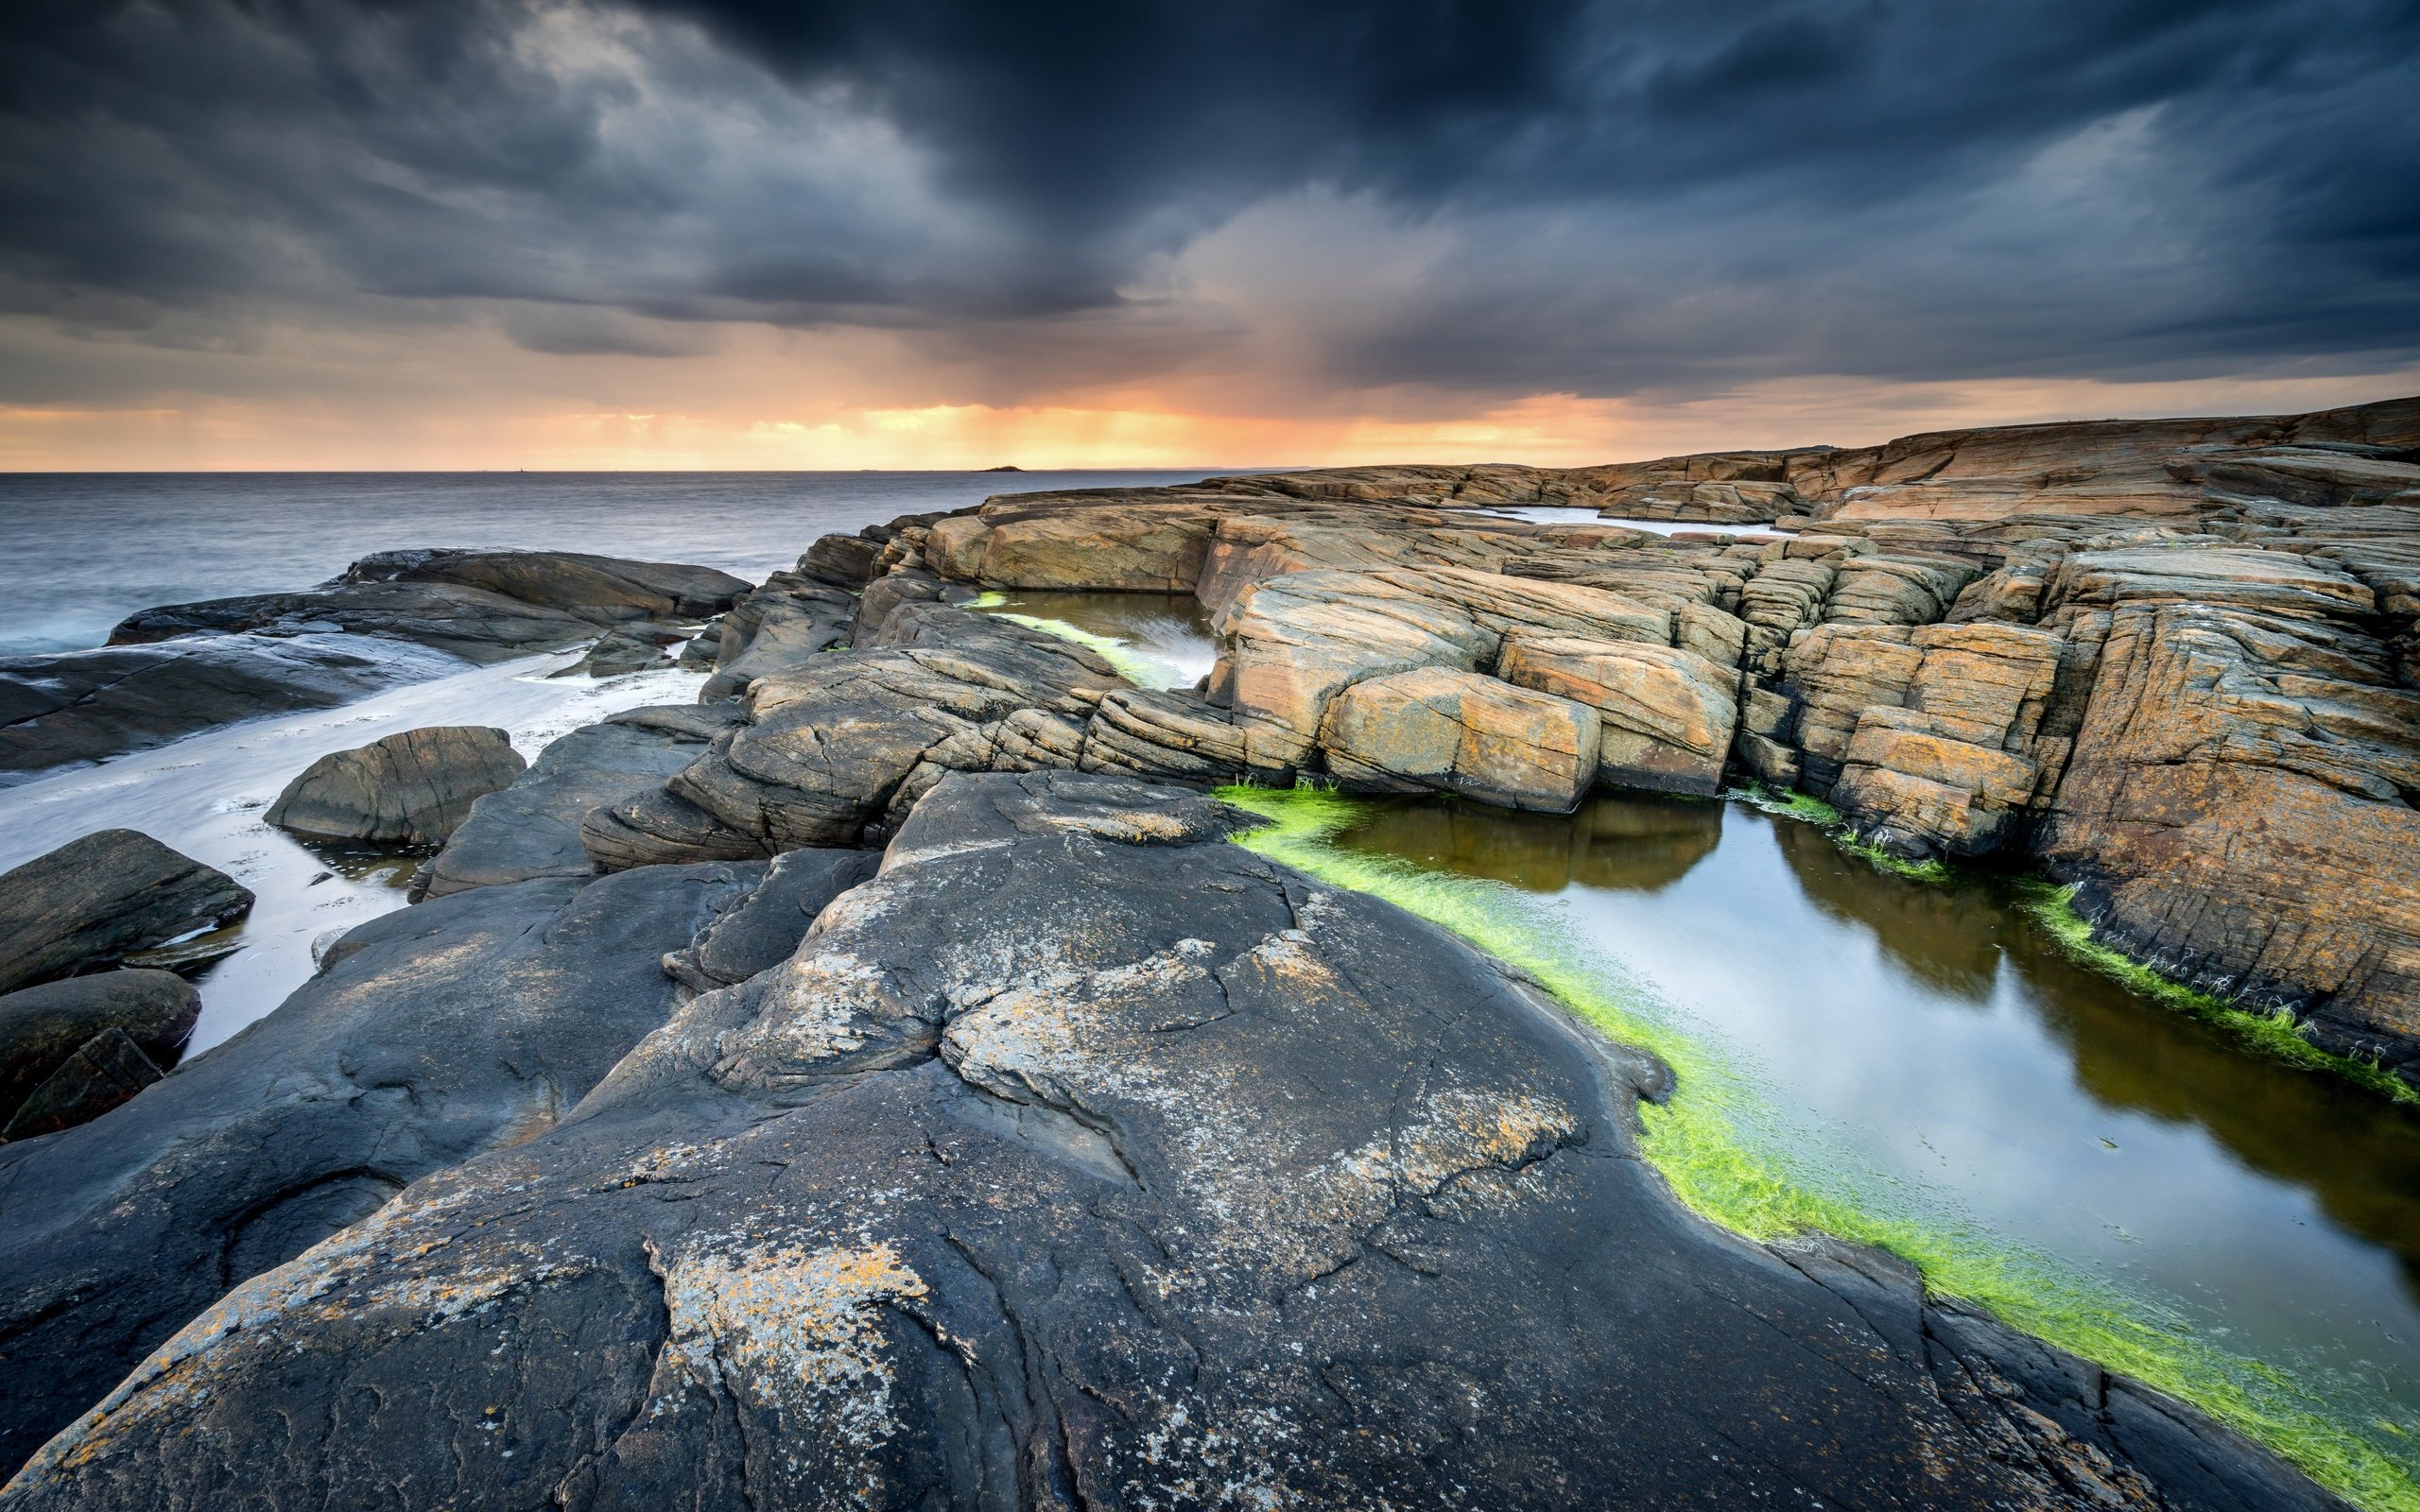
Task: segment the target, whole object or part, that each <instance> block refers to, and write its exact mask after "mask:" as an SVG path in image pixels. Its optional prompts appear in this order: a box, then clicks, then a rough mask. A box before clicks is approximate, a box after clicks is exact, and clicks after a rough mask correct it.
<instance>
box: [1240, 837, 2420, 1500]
mask: <svg viewBox="0 0 2420 1512" xmlns="http://www.w3.org/2000/svg"><path fill="white" fill-rule="evenodd" d="M1245 796H1246V797H1247V798H1248V799H1249V798H1250V795H1245ZM1259 801H1260V802H1261V803H1262V804H1264V805H1266V806H1268V807H1270V808H1271V809H1273V810H1276V811H1279V812H1283V811H1285V810H1286V809H1287V807H1288V804H1289V803H1295V804H1298V805H1303V804H1305V800H1302V799H1294V798H1292V797H1291V796H1287V795H1280V796H1275V797H1273V798H1271V799H1260V800H1259ZM1307 806H1310V807H1316V808H1320V809H1323V810H1324V811H1325V814H1326V817H1325V819H1324V820H1323V822H1322V828H1323V829H1324V831H1325V833H1323V834H1321V835H1319V836H1318V837H1317V838H1315V839H1312V840H1309V841H1305V840H1303V839H1301V838H1299V837H1298V838H1297V839H1296V840H1295V841H1294V842H1292V843H1290V844H1285V845H1278V846H1273V847H1271V849H1272V851H1273V852H1274V853H1276V854H1278V855H1279V856H1281V858H1283V859H1286V860H1288V861H1292V862H1295V863H1296V864H1298V865H1304V866H1305V867H1306V868H1308V869H1312V870H1314V871H1320V872H1324V873H1327V874H1330V875H1332V876H1333V877H1335V879H1336V880H1338V881H1340V882H1345V883H1348V884H1353V885H1364V886H1367V887H1369V888H1370V889H1371V890H1374V891H1376V892H1379V893H1380V894H1382V895H1387V896H1397V895H1400V896H1401V898H1402V900H1403V901H1407V902H1408V903H1409V905H1410V906H1413V907H1415V911H1422V912H1426V913H1429V914H1430V915H1431V917H1437V918H1440V919H1441V921H1443V922H1447V923H1449V924H1456V923H1457V919H1458V917H1461V915H1462V911H1463V910H1464V909H1467V910H1468V917H1472V918H1484V919H1487V920H1488V922H1487V923H1486V924H1485V925H1484V926H1482V927H1481V928H1480V929H1479V930H1478V933H1479V934H1482V935H1485V936H1487V937H1488V939H1489V942H1490V943H1494V944H1496V945H1497V946H1498V948H1499V949H1501V948H1502V942H1503V941H1505V940H1507V939H1511V940H1513V941H1516V942H1519V945H1518V947H1517V948H1516V949H1514V950H1513V951H1508V952H1506V954H1512V955H1513V958H1514V959H1516V960H1519V959H1520V958H1521V954H1520V952H1521V950H1522V949H1528V950H1534V951H1535V952H1536V953H1537V955H1538V957H1539V958H1540V959H1542V960H1550V961H1553V962H1555V963H1557V964H1558V966H1559V967H1560V968H1561V969H1562V972H1563V975H1562V977H1561V979H1557V978H1555V977H1553V976H1550V977H1549V979H1550V980H1553V981H1554V982H1555V985H1556V986H1557V987H1558V988H1563V987H1564V985H1565V983H1566V982H1567V981H1569V980H1572V979H1573V977H1572V975H1571V973H1572V972H1573V971H1575V970H1576V971H1578V972H1579V973H1580V974H1581V975H1582V977H1584V978H1586V979H1588V980H1590V981H1592V982H1593V983H1594V984H1595V985H1596V987H1597V988H1599V989H1600V990H1601V991H1603V992H1604V993H1605V994H1607V995H1608V997H1609V998H1610V999H1612V1000H1616V1001H1618V1002H1619V1004H1620V1005H1621V1008H1622V1010H1623V1011H1625V1012H1627V1013H1629V1014H1630V1015H1632V1016H1634V1019H1635V1020H1636V1021H1637V1022H1640V1023H1642V1024H1644V1025H1646V1026H1648V1027H1649V1028H1650V1029H1651V1032H1652V1034H1653V1035H1654V1036H1655V1037H1657V1038H1660V1039H1662V1040H1665V1042H1666V1043H1667V1045H1681V1046H1685V1047H1687V1051H1688V1053H1687V1058H1686V1060H1685V1063H1684V1065H1683V1067H1682V1082H1683V1085H1682V1087H1681V1090H1680V1091H1679V1092H1678V1093H1677V1094H1676V1097H1675V1102H1674V1108H1675V1109H1681V1108H1684V1107H1685V1103H1686V1100H1687V1099H1688V1098H1689V1097H1690V1096H1691V1095H1692V1093H1693V1091H1694V1092H1695V1093H1696V1094H1697V1095H1699V1096H1701V1097H1704V1096H1709V1095H1712V1096H1719V1098H1720V1108H1721V1110H1720V1118H1721V1120H1722V1122H1723V1125H1724V1126H1725V1128H1726V1132H1727V1134H1728V1135H1729V1136H1731V1137H1736V1139H1737V1143H1738V1144H1739V1145H1740V1147H1741V1148H1742V1149H1743V1150H1744V1152H1745V1153H1746V1154H1747V1156H1748V1157H1749V1159H1750V1160H1751V1161H1752V1162H1753V1163H1755V1164H1758V1165H1760V1166H1761V1167H1762V1169H1764V1170H1767V1171H1773V1172H1779V1173H1782V1174H1784V1175H1785V1176H1786V1177H1787V1179H1789V1181H1791V1182H1793V1183H1796V1184H1798V1185H1800V1186H1802V1187H1805V1188H1807V1189H1811V1190H1812V1191H1813V1192H1814V1193H1815V1194H1817V1196H1818V1197H1819V1199H1820V1200H1821V1201H1823V1202H1824V1203H1827V1204H1829V1205H1830V1206H1831V1210H1832V1211H1835V1212H1841V1213H1849V1214H1856V1215H1858V1216H1859V1217H1860V1219H1861V1220H1863V1221H1867V1222H1869V1223H1870V1225H1871V1228H1872V1229H1873V1231H1874V1232H1875V1233H1876V1234H1877V1235H1879V1236H1881V1237H1884V1238H1885V1239H1886V1241H1893V1240H1895V1239H1898V1238H1905V1239H1906V1240H1907V1241H1908V1242H1907V1243H1905V1244H1900V1243H1895V1242H1894V1244H1893V1247H1901V1248H1904V1249H1910V1250H1913V1251H1915V1253H1914V1254H1913V1256H1912V1258H1915V1259H1918V1260H1919V1261H1920V1262H1921V1263H1925V1264H1926V1266H1927V1274H1928V1275H1930V1276H1932V1277H1934V1279H1936V1280H1945V1281H1946V1282H1947V1283H1948V1285H1949V1287H1950V1289H1953V1290H1968V1291H1970V1294H1972V1295H1977V1296H1978V1297H1979V1300H1983V1301H1985V1302H1987V1303H1990V1304H1992V1305H1994V1306H1996V1307H1998V1308H1999V1310H2000V1311H2002V1312H2003V1313H2004V1314H2008V1315H2010V1316H2011V1317H2012V1320H2014V1321H2017V1322H2019V1323H2021V1324H2023V1325H2025V1326H2028V1327H2031V1328H2034V1329H2036V1330H2037V1331H2039V1332H2048V1333H2049V1334H2050V1335H2051V1336H2052V1337H2053V1338H2054V1339H2059V1338H2061V1337H2062V1336H2063V1335H2064V1339H2065V1342H2068V1343H2070V1344H2073V1345H2078V1346H2089V1345H2090V1344H2091V1343H2092V1342H2093V1340H2094V1339H2096V1338H2103V1337H2111V1336H2120V1337H2125V1338H2127V1339H2129V1340H2130V1341H2131V1342H2130V1344H2129V1347H2130V1348H2134V1347H2140V1348H2143V1349H2147V1350H2148V1351H2149V1352H2148V1354H2147V1355H2146V1356H2145V1357H2144V1359H2145V1361H2148V1362H2150V1363H2148V1364H2146V1363H2137V1365H2136V1368H2137V1369H2140V1370H2144V1371H2146V1372H2147V1373H2152V1374H2153V1375H2155V1376H2156V1375H2158V1374H2160V1373H2161V1368H2162V1367H2165V1368H2166V1373H2167V1375H2168V1379H2167V1380H2165V1381H2162V1382H2161V1383H2163V1384H2167V1385H2169V1387H2170V1389H2178V1390H2183V1391H2186V1392H2187V1394H2189V1395H2193V1396H2195V1397H2196V1399H2197V1400H2202V1401H2203V1402H2204V1404H2205V1405H2211V1406H2214V1407H2219V1408H2221V1409H2227V1410H2231V1411H2232V1412H2233V1414H2234V1416H2236V1417H2237V1418H2238V1421H2242V1422H2246V1423H2248V1424H2250V1425H2252V1426H2255V1427H2263V1428H2265V1432H2264V1435H2263V1436H2266V1437H2269V1438H2270V1439H2271V1440H2272V1441H2273V1442H2277V1443H2280V1444H2281V1445H2282V1446H2283V1447H2286V1448H2289V1449H2290V1450H2292V1451H2294V1452H2297V1454H2298V1456H2299V1457H2303V1458H2304V1459H2305V1460H2306V1462H2307V1463H2311V1464H2313V1466H2314V1468H2315V1469H2327V1468H2328V1466H2329V1465H2330V1464H2331V1463H2333V1464H2334V1465H2335V1466H2336V1467H2337V1468H2336V1470H2335V1471H2334V1472H2333V1473H2332V1477H2331V1478H2333V1479H2335V1480H2336V1481H2337V1482H2338V1484H2339V1485H2340V1486H2345V1487H2346V1488H2354V1487H2357V1486H2358V1487H2359V1488H2360V1489H2361V1490H2362V1491H2363V1493H2364V1494H2363V1498H2362V1499H2363V1500H2364V1501H2366V1502H2368V1503H2370V1504H2373V1505H2409V1504H2412V1501H2413V1498H2412V1497H2411V1485H2412V1477H2413V1475H2414V1472H2415V1470H2420V1455H2415V1454H2414V1453H2413V1444H2414V1438H2413V1436H2412V1435H2420V1287H2416V1286H2415V1279H2420V1117H2415V1116H2414V1114H2413V1113H2412V1112H2411V1111H2410V1110H2408V1109H2406V1108H2401V1107H2398V1106H2396V1105H2394V1104H2392V1103H2389V1102H2386V1101H2384V1100H2382V1099H2380V1098H2377V1096H2375V1095H2374V1094H2371V1093H2369V1092H2366V1091H2361V1090H2359V1089H2358V1088H2354V1087H2351V1086H2349V1085H2347V1084H2345V1083H2343V1082H2342V1081H2340V1080H2338V1079H2336V1078H2334V1077H2331V1076H2327V1075H2325V1074H2317V1073H2309V1072H2301V1071H2295V1070H2292V1069H2290V1068H2287V1067H2284V1066H2281V1065H2279V1064H2277V1063H2275V1062H2273V1061H2270V1060H2267V1059H2265V1058H2262V1057H2259V1056H2257V1055H2256V1054H2254V1053H2252V1052H2250V1051H2248V1050H2247V1049H2246V1048H2245V1047H2244V1046H2243V1045H2241V1044H2240V1043H2239V1042H2238V1041H2237V1040H2233V1039H2231V1038H2228V1037H2226V1036H2225V1035H2224V1034H2223V1033H2222V1032H2221V1031H2218V1030H2213V1029H2209V1028H2206V1027H2204V1025H2202V1024H2201V1023H2199V1022H2196V1021H2193V1020H2190V1019H2187V1018H2185V1017H2182V1016H2180V1015H2178V1014H2176V1013H2173V1012H2171V1011H2169V1010H2167V1009H2165V1008H2162V1007H2160V1006H2159V1005H2155V1004H2152V1003H2149V1002H2147V1001H2144V1000H2142V999H2139V998H2137V997H2135V995H2133V994H2132V993H2130V992H2129V991H2128V990H2127V989H2125V988H2122V987H2120V986H2118V984H2117V983H2115V982H2113V981H2111V980H2109V979H2107V978H2104V977H2102V976H2100V975H2099V974H2097V973H2095V972H2094V971H2090V970H2089V969H2087V968H2085V967H2083V966H2081V965H2079V964H2077V963H2075V962H2073V961H2072V960H2070V959H2069V958H2068V957H2067V956H2066V954H2063V953H2062V951H2061V949H2060V947H2059V945H2058V943H2057V941H2056V940H2055V939H2054V938H2053V937H2052V936H2050V935H2049V934H2048V932H2047V931H2046V930H2045V929H2044V928H2042V927H2041V926H2040V925H2039V924H2037V923H2036V922H2035V921H2034V920H2033V919H2031V916H2029V915H2028V914H2027V913H2026V912H2024V910H2023V909H2022V908H2021V907H2020V906H2018V900H2017V897H2016V896H2015V894H2014V890H2013V888H2012V887H2011V886H2010V885H2009V883H2008V882H2007V881H2005V880H2003V879H1994V878H1989V877H1981V876H1975V877H1961V878H1958V879H1956V880H1953V881H1952V882H1950V883H1948V884H1946V885H1943V884H1937V883H1932V884H1928V883H1924V882H1918V881H1911V880H1910V879H1908V878H1905V877H1901V876H1898V875H1894V874H1893V873H1890V872H1887V871H1884V870H1880V869H1877V868H1875V867H1874V866H1872V865H1870V864H1869V863H1867V862H1866V861H1864V860H1863V859H1861V858H1859V857H1858V856H1856V855H1854V854H1852V853H1849V852H1846V851H1842V850H1841V849H1840V848H1839V847H1838V846H1836V845H1835V844H1834V843H1833V842H1832V840H1831V839H1830V837H1829V836H1828V835H1827V834H1826V833H1824V831H1822V830H1820V829H1817V828H1815V827H1813V826H1811V825H1807V824H1805V823H1800V822H1797V821H1794V820H1791V819H1789V818H1786V817H1782V816H1775V815H1772V814H1768V813H1766V812H1764V811H1762V810H1759V809H1757V808H1755V807H1753V806H1751V805H1749V804H1746V803H1741V802H1725V801H1720V800H1686V799H1665V798H1659V797H1653V796H1648V795H1607V796H1601V797H1598V798H1596V799H1591V800H1590V801H1589V802H1587V803H1586V804H1585V805H1583V806H1582V809H1581V810H1580V812H1578V813H1577V814H1574V815H1571V816H1546V815H1530V814H1514V813H1508V812H1505V811H1502V810H1496V809H1490V808H1484V807H1480V806H1478V805H1474V804H1467V803H1461V802H1458V801H1455V800H1451V799H1419V800H1403V799H1369V800H1363V799H1334V798H1324V797H1322V798H1315V799H1310V800H1307ZM1390 878H1392V879H1396V880H1397V881H1398V882H1400V881H1401V880H1402V879H1408V878H1409V879H1420V881H1419V883H1417V884H1416V885H1395V884H1393V883H1391V882H1390V880H1389V879H1390ZM1441 881H1442V882H1443V883H1444V884H1446V885H1445V887H1444V888H1443V891H1440V890H1439V888H1438V884H1439V883H1440V882H1441ZM1424 889H1426V890H1424ZM1424 898H1425V899H1426V903H1425V904H1424V903H1423V902H1420V901H1419V900H1421V899H1424ZM1523 964H1529V963H1528V962H1526V961H1525V962H1523ZM1693 1078H1695V1079H1696V1080H1698V1082H1699V1083H1700V1085H1699V1086H1698V1087H1696V1088H1695V1089H1693V1088H1692V1087H1691V1086H1690V1085H1689V1083H1690V1082H1691V1080H1692V1079H1693ZM1709 1083H1711V1084H1714V1085H1713V1086H1710V1085H1708V1084H1709ZM1716 1086H1719V1088H1720V1091H1719V1092H1718V1091H1715V1090H1714V1088H1715V1087H1716ZM1665 1116H1667V1115H1663V1114H1657V1115H1654V1116H1653V1117H1651V1119H1650V1126H1651V1140H1650V1151H1651V1155H1653V1154H1655V1153H1656V1149H1657V1141H1658V1140H1659V1139H1660V1138H1661V1137H1662V1136H1660V1135H1657V1134H1655V1133H1653V1132H1652V1131H1653V1130H1654V1129H1655V1128H1656V1127H1657V1121H1658V1119H1661V1118H1663V1117H1665ZM1684 1116H1686V1115H1684ZM1672 1126H1673V1127H1675V1128H1676V1129H1677V1128H1679V1127H1681V1125H1680V1123H1678V1122H1676V1123H1675V1124H1674V1125H1672ZM1688 1137H1691V1138H1696V1137H1697V1136H1695V1135H1691V1136H1688ZM1700 1143H1701V1144H1703V1140H1701V1141H1700ZM1657 1159H1658V1160H1659V1163H1663V1157H1662V1156H1660V1155H1658V1156H1657ZM1688 1179H1690V1178H1688V1177H1684V1178H1683V1181H1684V1184H1685V1183H1686V1181H1687V1180H1688ZM1714 1190H1715V1191H1716V1195H1717V1198H1718V1200H1716V1201H1714V1202H1713V1203H1711V1204H1709V1206H1710V1207H1711V1208H1712V1210H1713V1211H1716V1212H1717V1213H1718V1215H1722V1214H1723V1210H1724V1208H1725V1202H1724V1201H1723V1200H1720V1199H1721V1198H1722V1196H1723V1195H1724V1194H1722V1193H1721V1191H1720V1178H1718V1180H1717V1182H1716V1183H1715V1188H1714ZM1730 1195H1731V1196H1732V1197H1733V1198H1736V1199H1737V1200H1738V1202H1739V1205H1740V1207H1741V1208H1742V1209H1745V1208H1746V1207H1748V1206H1751V1205H1753V1203H1754V1202H1755V1201H1756V1200H1758V1199H1757V1198H1756V1197H1755V1194H1754V1183H1753V1181H1751V1180H1747V1179H1742V1180H1741V1181H1740V1182H1739V1190H1738V1191H1737V1192H1735V1193H1732V1194H1730ZM1945 1257H1955V1258H1956V1263H1954V1264H1944V1263H1941V1262H1942V1261H1943V1260H1944V1259H1945Z"/></svg>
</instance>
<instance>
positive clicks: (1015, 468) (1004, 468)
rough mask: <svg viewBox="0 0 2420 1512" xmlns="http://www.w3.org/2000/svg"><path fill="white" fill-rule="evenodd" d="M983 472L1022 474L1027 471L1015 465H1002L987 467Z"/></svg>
mask: <svg viewBox="0 0 2420 1512" xmlns="http://www.w3.org/2000/svg"><path fill="white" fill-rule="evenodd" d="M983 471H984V472H1024V471H1025V469H1023V468H1021V467H1018V466H1016V465H1015V464H1014V463H1002V464H1001V465H1000V466H998V467H987V468H985V469H984V470H983Z"/></svg>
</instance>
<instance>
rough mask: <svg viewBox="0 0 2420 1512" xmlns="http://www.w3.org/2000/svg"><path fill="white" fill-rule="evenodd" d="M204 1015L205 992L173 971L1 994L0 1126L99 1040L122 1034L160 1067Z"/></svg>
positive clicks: (117, 974) (112, 974)
mask: <svg viewBox="0 0 2420 1512" xmlns="http://www.w3.org/2000/svg"><path fill="white" fill-rule="evenodd" d="M200 1014H201V994H200V993H199V992H197V991H195V990H194V988H193V984H192V983H190V982H188V981H186V980H185V979H184V978H183V977H181V976H178V975H176V974H175V973H174V972H171V971H97V972H95V973H94V974H93V975H91V976H71V977H69V978H67V979H66V980H65V981H63V982H49V983H45V984H43V986H41V987H29V988H19V989H18V990H17V991H14V992H9V993H7V994H0V1126H5V1125H7V1124H8V1122H9V1119H10V1118H11V1117H12V1116H14V1114H15V1113H16V1110H17V1109H18V1108H20V1107H22V1106H24V1104H25V1103H26V1099H27V1098H29V1097H31V1096H32V1095H33V1093H34V1091H35V1089H37V1088H39V1087H41V1086H42V1085H43V1083H44V1082H46V1081H48V1080H50V1079H51V1077H52V1076H54V1075H56V1074H58V1073H59V1071H60V1070H61V1068H62V1067H64V1066H65V1065H66V1064H67V1062H68V1060H69V1059H70V1058H71V1057H74V1056H75V1055H76V1054H77V1053H78V1051H80V1050H83V1049H85V1048H86V1047H87V1046H88V1045H90V1044H91V1042H92V1041H93V1040H94V1039H95V1038H96V1037H105V1036H107V1035H110V1034H112V1033H115V1034H118V1035H120V1036H121V1037H123V1038H125V1039H126V1040H127V1041H128V1042H129V1043H130V1045H131V1046H132V1047H133V1049H134V1050H135V1051H136V1052H137V1053H138V1054H139V1055H141V1056H142V1057H143V1058H144V1059H145V1061H147V1063H149V1064H151V1065H152V1066H154V1067H155V1068H156V1067H159V1066H173V1065H175V1064H176V1061H177V1054H178V1052H179V1051H180V1050H182V1048H183V1046H184V1042H185V1037H186V1036H187V1035H189V1034H191V1033H192V1032H193V1025H194V1021H195V1020H196V1019H197V1018H199V1016H200ZM110 1053H111V1054H114V1051H112V1052H110ZM152 1074H153V1076H154V1077H156V1076H157V1075H158V1074H159V1073H158V1071H157V1070H156V1069H155V1070H154V1071H153V1073H152ZM45 1132H47V1131H46V1130H45ZM10 1137H12V1138H13V1137H14V1136H10Z"/></svg>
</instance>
